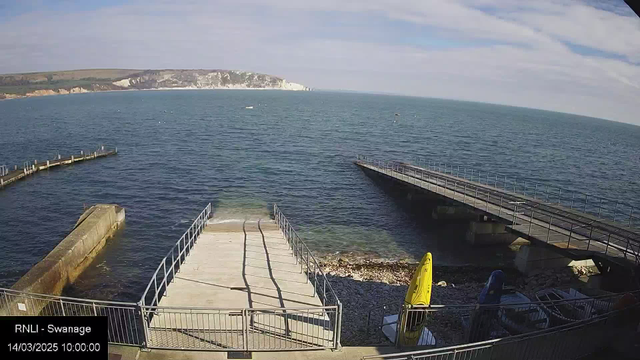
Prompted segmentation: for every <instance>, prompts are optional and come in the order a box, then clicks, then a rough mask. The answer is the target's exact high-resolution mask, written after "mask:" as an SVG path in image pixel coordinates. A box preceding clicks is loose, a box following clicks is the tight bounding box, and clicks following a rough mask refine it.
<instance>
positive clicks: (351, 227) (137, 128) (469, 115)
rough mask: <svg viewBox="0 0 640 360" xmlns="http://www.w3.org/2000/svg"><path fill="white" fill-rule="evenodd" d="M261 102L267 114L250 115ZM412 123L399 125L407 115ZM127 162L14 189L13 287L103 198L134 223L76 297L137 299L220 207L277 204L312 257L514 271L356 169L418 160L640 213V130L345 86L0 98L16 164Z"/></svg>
mask: <svg viewBox="0 0 640 360" xmlns="http://www.w3.org/2000/svg"><path fill="white" fill-rule="evenodd" d="M246 106H253V109H245V107H246ZM396 113H397V114H399V116H395V114H396ZM102 144H104V145H107V146H117V147H118V150H119V155H118V156H114V157H110V158H105V159H100V160H97V161H92V162H88V163H81V164H76V165H74V166H70V167H67V168H64V169H55V170H51V171H50V172H42V173H39V174H37V175H36V176H33V177H31V178H29V179H28V180H26V181H21V182H19V183H17V184H15V185H12V186H9V187H7V188H6V189H5V190H2V191H0V286H4V287H8V286H11V285H12V284H13V283H14V282H15V281H16V280H17V279H19V278H20V277H21V276H22V275H23V274H24V273H25V272H27V271H28V270H29V269H30V267H31V266H33V265H34V264H35V263H37V262H38V261H39V260H41V259H42V258H43V257H44V256H45V255H46V254H47V253H48V252H49V251H51V249H53V247H54V246H55V245H56V244H57V243H58V242H59V241H60V240H61V239H63V238H64V237H65V236H66V235H67V234H68V232H69V231H70V229H71V228H72V226H73V225H74V224H75V222H76V220H77V218H78V217H79V216H80V214H81V213H82V210H83V206H84V205H85V204H86V205H90V204H94V203H116V204H119V205H121V206H123V207H125V208H126V212H127V218H126V226H125V229H124V230H123V231H122V232H120V233H119V234H118V236H117V237H116V238H114V239H113V240H112V241H110V242H109V243H108V245H107V246H106V248H105V249H104V251H103V252H102V253H101V254H100V256H99V257H98V258H97V259H96V261H95V262H94V263H93V264H92V265H91V267H90V268H89V269H88V270H87V271H85V273H84V274H83V275H82V276H81V278H80V279H79V280H78V281H77V282H76V284H75V285H74V286H73V287H72V288H71V289H68V290H67V293H68V294H72V295H76V296H87V297H92V298H110V299H119V300H137V299H138V298H139V296H140V295H141V293H142V291H143V290H144V287H145V286H146V284H147V282H148V280H149V278H150V276H151V274H152V272H153V271H154V270H155V267H156V266H157V264H158V263H159V261H160V259H161V258H162V257H163V256H164V255H165V254H166V253H167V251H169V249H170V248H171V246H172V245H173V243H174V242H175V241H176V240H177V239H178V238H179V237H180V236H181V234H182V233H183V232H184V231H185V230H186V228H187V227H188V226H189V224H190V223H191V221H192V220H193V218H194V217H195V216H196V215H197V214H198V213H199V212H200V211H201V210H202V208H203V207H204V206H205V205H206V204H207V203H208V202H213V204H214V207H215V208H216V211H217V212H218V214H224V216H227V217H230V218H233V217H240V216H241V215H240V214H244V213H250V214H253V215H255V216H265V217H266V216H268V212H269V208H270V206H271V205H272V204H273V203H274V202H277V203H278V204H279V205H280V206H281V208H282V209H283V211H284V212H285V214H286V215H287V216H288V217H289V219H290V220H291V221H292V223H293V224H294V225H295V226H296V228H297V229H299V232H300V234H301V235H302V236H303V237H304V239H306V240H307V241H308V243H309V245H310V247H312V249H313V250H314V251H316V252H318V253H320V254H333V253H336V252H355V253H357V254H364V255H366V256H372V257H381V258H386V259H397V258H412V259H415V258H419V257H420V256H421V255H422V254H423V253H424V252H425V251H431V252H432V253H433V254H434V259H435V263H436V264H472V263H483V264H486V263H489V262H490V263H494V264H501V263H506V262H507V261H508V259H509V258H510V257H512V255H513V254H512V253H511V251H510V250H509V249H507V248H484V249H475V250H474V249H471V248H470V247H468V246H467V245H466V244H465V243H464V241H462V234H463V232H462V231H460V229H459V226H458V227H456V226H443V225H441V224H438V223H435V222H429V221H425V220H424V218H425V217H424V216H421V215H420V214H416V213H415V212H412V211H408V210H407V209H406V208H405V207H404V205H403V204H402V201H399V200H398V199H397V198H395V197H393V196H391V195H390V194H388V193H387V192H385V191H384V190H383V189H382V188H381V187H380V186H379V185H377V184H376V183H375V182H373V181H371V180H370V179H369V178H368V177H367V176H366V175H364V174H363V173H362V172H361V171H360V170H359V169H358V168H357V167H356V166H355V165H354V164H353V160H354V159H355V156H356V154H367V155H370V156H374V157H378V158H381V159H388V160H411V159H412V158H413V157H415V156H421V157H424V158H428V159H430V160H431V161H437V162H446V163H448V164H455V165H461V166H468V167H472V168H475V169H479V170H480V171H481V172H483V173H484V172H489V171H491V172H497V173H501V174H504V175H507V176H509V177H518V178H519V179H528V180H527V181H530V182H531V183H532V182H534V181H537V182H540V183H546V184H553V185H557V186H562V187H565V188H570V189H576V190H581V191H586V192H589V193H591V194H597V195H600V196H605V197H607V198H613V199H619V200H623V201H630V202H632V203H634V204H635V205H640V127H637V126H633V125H625V124H620V123H614V122H609V121H604V120H599V119H593V118H587V117H581V116H575V115H568V114H561V113H554V112H547V111H539V110H532V109H523V108H515V107H506V106H497V105H488V104H478V103H470V102H459V101H446V100H436V99H423V98H411V97H397V96H383V95H365V94H352V93H329V92H281V91H233V90H230V91H218V90H215V91H197V90H196V91H187V90H182V91H143V92H113V93H92V94H80V95H70V96H52V97H40V98H31V99H19V100H10V101H0V164H6V165H10V166H13V165H14V164H19V165H21V164H22V163H23V162H24V161H26V160H33V159H40V160H43V159H47V158H52V157H54V156H55V155H56V154H57V153H58V152H60V153H61V154H64V155H67V154H70V153H71V152H74V153H78V152H79V151H80V150H91V149H95V148H96V147H97V146H98V145H102Z"/></svg>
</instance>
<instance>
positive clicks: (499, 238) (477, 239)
mask: <svg viewBox="0 0 640 360" xmlns="http://www.w3.org/2000/svg"><path fill="white" fill-rule="evenodd" d="M465 239H466V240H467V242H468V243H469V244H471V245H495V244H506V245H511V244H513V243H515V242H516V240H518V239H519V237H518V236H517V235H514V234H512V233H510V232H507V230H506V229H505V225H504V224H501V223H496V222H482V221H471V222H470V223H469V229H468V230H467V233H466V234H465ZM524 241H526V240H524ZM526 243H528V241H526Z"/></svg>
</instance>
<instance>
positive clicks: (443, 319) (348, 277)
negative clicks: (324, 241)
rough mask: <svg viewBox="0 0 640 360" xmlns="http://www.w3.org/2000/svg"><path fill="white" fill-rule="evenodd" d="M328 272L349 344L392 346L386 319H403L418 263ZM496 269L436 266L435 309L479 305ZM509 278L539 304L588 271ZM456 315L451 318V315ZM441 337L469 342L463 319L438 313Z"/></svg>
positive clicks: (331, 263)
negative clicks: (543, 293) (538, 296)
mask: <svg viewBox="0 0 640 360" xmlns="http://www.w3.org/2000/svg"><path fill="white" fill-rule="evenodd" d="M321 265H322V268H323V270H324V271H325V274H326V275H327V278H328V279H329V281H330V282H331V285H332V287H333V289H334V290H335V291H336V293H337V295H338V298H339V299H340V300H341V301H342V304H343V309H344V313H343V314H344V315H343V319H342V344H343V345H351V346H355V345H380V344H387V345H388V344H389V342H388V341H387V340H386V338H385V337H384V335H383V334H382V332H381V331H380V324H381V322H382V318H383V316H385V315H391V314H397V313H398V311H399V308H400V306H401V305H402V302H403V300H404V296H405V293H406V291H407V288H408V285H409V282H410V281H411V277H412V275H413V272H414V271H415V268H416V266H417V263H410V262H404V261H376V260H364V261H357V260H356V261H354V260H349V259H342V258H340V259H332V260H325V261H324V262H323V263H322V264H321ZM493 270H496V269H494V268H484V267H477V266H434V268H433V283H434V286H433V290H432V298H431V303H432V304H445V305H465V304H475V303H476V300H477V297H478V294H479V293H480V291H481V290H482V288H483V287H484V285H485V282H486V281H487V279H488V278H489V275H490V274H491V272H492V271H493ZM501 270H503V271H504V272H505V274H506V283H505V286H506V287H511V288H515V290H517V291H520V292H522V293H524V294H525V295H527V296H529V297H530V298H531V299H532V300H534V299H535V298H534V294H535V292H536V291H539V290H542V289H546V288H550V287H556V288H569V287H572V286H578V285H580V284H581V282H580V281H579V280H578V278H579V277H580V276H584V275H587V272H588V270H587V269H584V268H569V267H567V268H560V269H549V270H545V271H539V272H536V273H532V274H530V275H523V274H521V273H519V272H518V271H517V270H515V269H509V268H505V269H501ZM448 315H451V316H448ZM429 329H430V330H432V331H433V332H434V334H437V336H436V337H437V339H438V346H446V345H447V344H448V345H453V344H456V343H460V342H462V341H463V339H462V337H463V332H464V331H463V329H462V327H461V323H460V314H453V313H451V314H446V313H443V314H438V321H437V322H434V324H433V326H432V325H430V327H429Z"/></svg>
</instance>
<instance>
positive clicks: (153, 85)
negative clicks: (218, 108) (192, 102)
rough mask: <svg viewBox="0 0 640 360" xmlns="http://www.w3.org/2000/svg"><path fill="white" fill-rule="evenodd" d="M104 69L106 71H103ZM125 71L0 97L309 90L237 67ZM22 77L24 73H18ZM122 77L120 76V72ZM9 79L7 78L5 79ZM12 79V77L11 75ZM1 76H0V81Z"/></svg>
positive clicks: (281, 79)
mask: <svg viewBox="0 0 640 360" xmlns="http://www.w3.org/2000/svg"><path fill="white" fill-rule="evenodd" d="M103 71H104V70H103ZM114 71H117V72H119V73H120V74H121V73H122V72H123V71H124V72H125V73H127V74H128V75H126V76H127V77H126V78H119V77H116V76H113V77H107V78H104V79H100V80H98V81H96V82H91V83H90V84H87V85H83V87H77V86H76V87H61V88H59V89H36V90H33V91H31V92H28V93H17V94H16V93H11V92H8V93H0V99H15V98H20V97H25V96H26V97H29V96H46V95H61V94H74V93H84V92H94V91H118V90H146V89H277V90H289V91H309V90H310V89H309V88H308V87H306V86H304V85H302V84H298V83H293V82H289V81H287V80H285V79H283V78H280V77H277V76H272V75H267V74H259V73H253V72H245V71H236V70H142V71H139V70H114ZM17 75H20V76H23V75H21V74H17ZM118 76H121V75H118ZM5 80H6V79H5ZM9 80H11V77H9ZM1 81H2V77H0V83H1Z"/></svg>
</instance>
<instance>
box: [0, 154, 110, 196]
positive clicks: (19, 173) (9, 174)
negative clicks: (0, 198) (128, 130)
mask: <svg viewBox="0 0 640 360" xmlns="http://www.w3.org/2000/svg"><path fill="white" fill-rule="evenodd" d="M117 153H118V148H115V149H114V150H105V149H104V146H102V147H101V148H100V149H99V150H97V151H94V152H88V153H85V152H84V151H81V152H80V156H77V155H71V156H69V157H65V158H63V157H62V156H60V154H58V156H57V157H56V158H55V159H53V160H46V161H41V162H38V160H34V162H33V164H29V163H28V162H25V164H24V165H23V167H22V168H21V169H18V165H15V167H14V168H13V171H9V168H8V167H7V166H4V165H3V166H0V189H3V188H4V187H5V186H6V185H9V184H12V183H14V182H16V181H18V180H20V179H24V178H25V177H27V176H29V175H31V174H34V173H36V172H38V171H42V170H47V169H50V168H53V167H56V166H60V165H69V164H73V163H76V162H78V161H85V160H93V159H97V158H101V157H106V156H110V155H116V154H117Z"/></svg>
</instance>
